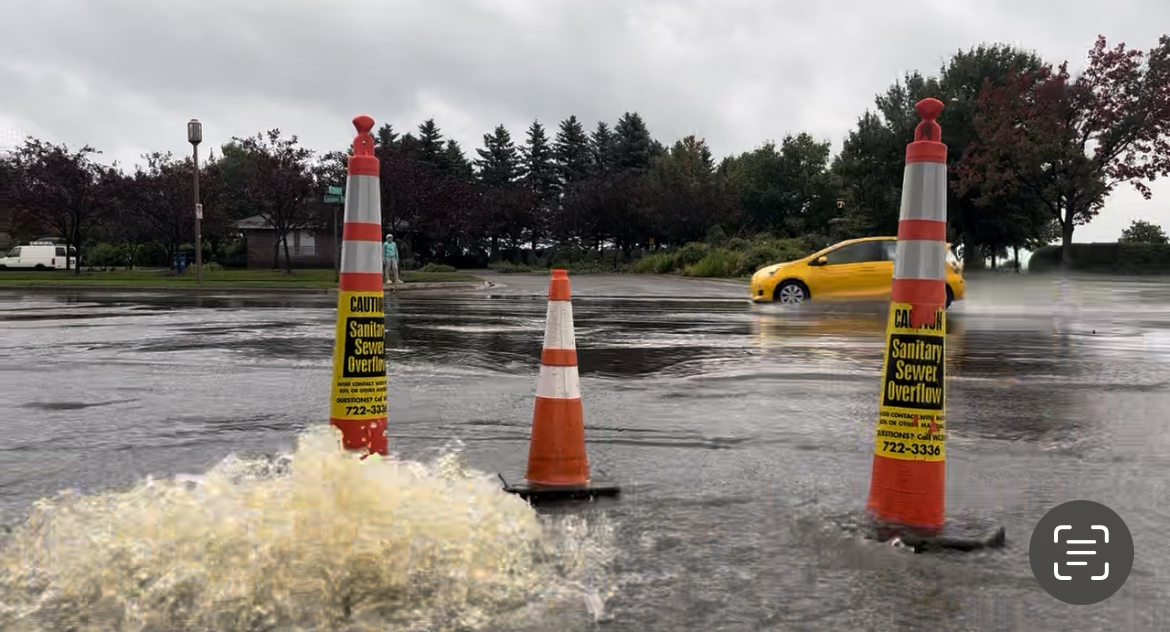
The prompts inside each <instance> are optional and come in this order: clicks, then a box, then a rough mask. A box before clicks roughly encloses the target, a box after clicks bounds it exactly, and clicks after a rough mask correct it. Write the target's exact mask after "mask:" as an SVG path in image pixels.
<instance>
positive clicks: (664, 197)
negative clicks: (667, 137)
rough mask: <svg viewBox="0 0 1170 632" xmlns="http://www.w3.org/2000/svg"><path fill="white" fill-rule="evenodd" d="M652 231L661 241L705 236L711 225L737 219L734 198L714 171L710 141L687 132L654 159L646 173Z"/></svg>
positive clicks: (677, 241) (676, 242)
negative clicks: (687, 134) (708, 145)
mask: <svg viewBox="0 0 1170 632" xmlns="http://www.w3.org/2000/svg"><path fill="white" fill-rule="evenodd" d="M645 193H646V194H647V206H648V207H649V208H650V211H649V219H650V220H651V222H650V225H651V226H652V227H653V229H652V233H653V234H651V235H646V237H656V238H657V239H658V240H659V241H660V242H661V243H670V244H682V243H686V242H688V241H695V240H700V239H702V238H703V237H704V236H705V235H706V234H707V233H708V232H709V230H710V229H711V227H712V226H718V225H719V224H727V223H731V222H733V221H734V220H735V202H734V200H733V199H732V197H731V196H730V195H729V194H728V191H727V189H726V188H725V187H724V186H723V182H722V179H721V178H719V177H718V175H717V174H716V172H715V161H714V158H713V157H712V155H711V150H710V148H709V147H707V143H706V142H705V141H703V140H702V139H698V138H695V137H694V136H687V137H685V138H683V139H681V140H679V141H678V142H676V143H675V144H674V146H673V147H671V148H670V149H669V150H668V151H666V152H664V153H663V154H662V155H661V156H658V157H657V158H655V160H654V164H653V165H652V166H651V169H650V172H649V173H648V174H647V182H646V190H645Z"/></svg>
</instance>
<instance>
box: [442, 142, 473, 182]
mask: <svg viewBox="0 0 1170 632" xmlns="http://www.w3.org/2000/svg"><path fill="white" fill-rule="evenodd" d="M441 160H442V163H443V168H444V171H445V172H446V175H448V176H449V177H452V178H455V179H456V180H459V181H460V182H470V181H471V179H472V176H474V174H475V169H474V168H473V167H472V165H471V161H470V160H468V159H467V154H466V153H464V151H463V147H462V146H460V145H459V141H457V140H455V139H453V138H448V139H447V144H446V145H444V146H443V155H442V157H441Z"/></svg>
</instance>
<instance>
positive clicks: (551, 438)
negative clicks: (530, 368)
mask: <svg viewBox="0 0 1170 632" xmlns="http://www.w3.org/2000/svg"><path fill="white" fill-rule="evenodd" d="M524 479H525V481H524V482H523V483H519V484H516V485H508V484H507V483H506V482H505V486H504V491H506V492H509V493H512V494H517V495H519V496H520V497H522V498H525V499H529V500H537V499H567V498H592V497H594V496H615V495H617V494H618V493H619V491H620V490H619V488H618V487H617V486H616V485H613V484H609V483H598V482H596V481H593V480H590V477H589V457H588V455H587V454H586V453H585V414H584V410H583V409H582V406H581V378H580V375H579V374H578V372H577V341H576V337H575V336H574V334H573V304H572V302H571V295H570V290H569V274H568V272H566V271H565V270H553V271H552V280H551V281H550V282H549V287H548V316H547V324H546V325H545V331H544V350H543V352H542V353H541V357H540V377H538V378H537V380H536V404H535V406H534V407H533V413H532V438H531V439H530V441H529V446H528V471H527V472H526V473H525V474H524Z"/></svg>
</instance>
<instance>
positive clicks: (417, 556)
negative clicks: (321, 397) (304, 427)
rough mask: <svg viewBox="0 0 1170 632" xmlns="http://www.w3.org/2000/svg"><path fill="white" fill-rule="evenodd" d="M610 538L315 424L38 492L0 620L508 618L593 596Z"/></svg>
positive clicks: (147, 625) (313, 625)
mask: <svg viewBox="0 0 1170 632" xmlns="http://www.w3.org/2000/svg"><path fill="white" fill-rule="evenodd" d="M611 551H612V547H611V543H610V530H609V529H608V528H607V527H606V525H605V524H604V521H601V522H599V521H598V520H595V519H593V520H591V521H590V524H586V523H585V522H583V521H581V520H575V519H572V518H562V519H560V520H558V521H549V520H545V519H541V518H540V517H538V516H537V514H536V513H535V512H534V511H533V510H532V508H530V507H529V506H528V505H527V504H525V503H524V502H523V501H521V500H519V499H518V498H516V497H513V496H510V495H507V494H504V493H502V492H501V491H500V485H499V482H498V481H497V480H495V479H494V478H492V477H489V476H487V475H483V474H480V473H476V472H471V471H468V470H467V468H466V466H465V464H464V462H463V461H462V458H461V454H460V453H458V452H447V453H445V454H443V455H442V456H440V457H439V458H438V459H437V460H436V461H434V462H433V463H430V464H426V465H424V464H421V463H412V462H403V461H395V460H385V461H383V460H379V459H377V458H376V457H375V458H371V459H368V460H366V461H358V460H357V459H355V458H354V457H353V456H351V455H348V454H346V453H344V452H342V451H341V450H340V448H339V447H338V439H337V437H336V436H334V434H333V433H332V432H331V431H329V430H327V429H323V428H318V429H314V430H311V431H310V432H308V433H306V434H305V435H303V436H301V437H300V440H299V444H298V446H297V448H296V450H294V451H293V452H292V453H291V454H288V455H283V456H281V457H278V458H276V459H271V458H266V457H253V458H247V457H239V456H232V457H229V458H228V459H226V460H224V461H223V462H221V463H220V464H219V465H218V466H216V467H215V468H213V469H212V470H211V471H209V472H208V473H207V474H205V475H202V476H199V477H176V478H174V479H170V480H147V481H145V482H142V483H141V484H139V485H136V486H135V487H134V488H133V489H130V490H128V491H119V492H111V493H103V494H97V495H92V496H80V495H76V494H71V493H62V494H59V495H58V496H57V497H55V498H51V499H45V500H41V501H38V502H37V503H35V505H34V507H33V510H32V512H31V516H30V517H29V519H28V521H27V523H25V524H24V525H22V526H20V527H19V528H17V529H16V530H15V531H14V532H13V533H12V534H11V535H10V537H9V538H8V539H7V541H6V542H5V543H4V544H3V545H0V629H4V630H14V631H15V630H28V631H30V632H31V631H33V630H38V631H45V632H48V631H50V630H66V629H71V630H158V631H162V630H166V631H168V632H179V631H186V630H240V631H244V630H272V629H282V630H284V629H294V630H366V629H369V630H375V629H377V630H382V629H388V628H392V629H403V630H412V629H420V630H421V629H425V630H460V629H477V630H480V629H491V628H495V627H500V628H502V629H515V628H517V627H521V626H526V625H531V624H536V621H535V619H534V618H538V617H540V616H542V615H546V614H547V612H548V611H549V609H548V604H549V603H550V602H558V601H561V600H564V599H570V600H571V601H570V602H568V603H570V604H571V606H570V608H572V609H575V610H578V611H581V612H584V610H585V608H584V607H583V606H582V597H584V598H585V603H587V604H596V603H597V602H600V603H604V601H605V600H606V599H608V598H609V597H610V596H612V588H611V587H609V584H610V583H609V582H607V580H606V578H605V575H604V568H606V567H607V565H608V563H609V561H610V559H611V558H612V554H611ZM538 602H539V604H540V608H531V607H529V604H534V603H538Z"/></svg>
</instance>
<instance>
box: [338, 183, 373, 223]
mask: <svg viewBox="0 0 1170 632" xmlns="http://www.w3.org/2000/svg"><path fill="white" fill-rule="evenodd" d="M345 221H347V222H369V223H371V224H377V225H379V226H381V225H382V192H381V191H380V190H379V188H378V179H377V178H375V177H374V176H349V178H347V179H346V184H345Z"/></svg>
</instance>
